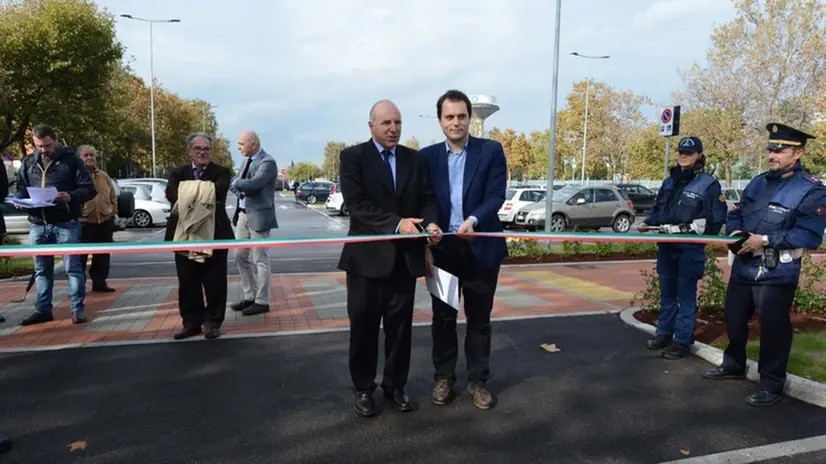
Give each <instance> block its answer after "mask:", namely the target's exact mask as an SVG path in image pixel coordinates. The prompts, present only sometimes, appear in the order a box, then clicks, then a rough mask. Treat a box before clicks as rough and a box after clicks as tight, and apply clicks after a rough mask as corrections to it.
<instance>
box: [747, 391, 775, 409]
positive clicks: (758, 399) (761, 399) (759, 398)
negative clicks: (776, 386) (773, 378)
mask: <svg viewBox="0 0 826 464" xmlns="http://www.w3.org/2000/svg"><path fill="white" fill-rule="evenodd" d="M782 399H783V394H782V393H771V392H768V391H766V390H761V391H757V392H754V393H752V394H751V395H749V396H747V397H746V403H748V404H749V405H750V406H754V407H756V408H760V407H765V406H773V405H775V404H777V403H778V402H780V400H782Z"/></svg>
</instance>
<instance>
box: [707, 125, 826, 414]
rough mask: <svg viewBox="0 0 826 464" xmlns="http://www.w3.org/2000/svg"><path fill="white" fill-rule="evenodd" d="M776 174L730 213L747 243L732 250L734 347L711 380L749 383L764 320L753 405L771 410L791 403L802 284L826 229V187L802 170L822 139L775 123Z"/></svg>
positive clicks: (729, 313) (772, 163) (729, 314)
mask: <svg viewBox="0 0 826 464" xmlns="http://www.w3.org/2000/svg"><path fill="white" fill-rule="evenodd" d="M766 130H768V131H769V143H768V151H769V171H768V172H765V173H762V174H760V175H758V176H757V177H755V178H754V179H752V181H751V182H749V184H748V185H747V186H746V189H745V190H744V191H743V194H742V196H741V200H740V203H739V204H738V205H737V206H736V207H735V208H734V209H733V210H731V211H730V212H729V215H728V224H727V226H726V231H727V232H728V231H731V233H730V234H729V235H734V236H740V237H742V238H741V239H740V240H739V241H738V242H737V243H734V244H732V245H730V246H729V249H730V251H731V252H732V253H733V254H734V260H733V263H732V267H731V277H730V279H729V283H728V290H727V293H726V301H725V315H726V331H727V333H728V339H729V344H728V347H727V348H726V351H725V354H724V356H723V362H722V364H721V365H720V366H719V367H715V368H713V369H709V370H707V371H706V372H704V373H703V377H705V378H707V379H714V380H718V379H734V378H743V377H745V371H746V342H747V340H748V322H749V319H751V316H752V314H754V311H755V310H757V313H758V315H759V317H760V358H759V368H758V371H759V373H760V384H759V387H758V389H757V391H755V392H754V393H752V394H750V395H749V396H748V397H747V398H746V403H748V404H750V405H752V406H770V405H773V404H775V403H777V402H778V401H780V400H781V399H782V397H783V386H784V385H785V383H786V364H787V362H788V360H789V351H790V350H791V346H792V325H791V320H790V317H789V311H790V310H791V306H792V302H793V301H794V294H795V291H796V290H797V285H798V282H799V278H800V262H801V257H802V255H803V250H804V249H816V248H817V247H818V246H820V244H821V242H823V230H824V228H826V186H824V185H823V184H821V183H820V181H819V180H818V179H817V178H815V177H812V176H811V175H809V174H807V173H806V172H805V171H804V170H803V168H802V166H801V164H800V157H801V156H803V154H804V150H805V146H806V140H807V139H813V138H815V137H814V136H811V135H809V134H806V133H804V132H801V131H799V130H797V129H794V128H792V127H789V126H786V125H783V124H779V123H770V124H768V125H767V126H766Z"/></svg>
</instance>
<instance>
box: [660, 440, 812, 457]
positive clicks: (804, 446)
mask: <svg viewBox="0 0 826 464" xmlns="http://www.w3.org/2000/svg"><path fill="white" fill-rule="evenodd" d="M823 450H826V435H820V436H817V437H810V438H803V439H800V440H792V441H785V442H782V443H772V444H770V445H763V446H755V447H753V448H743V449H739V450H734V451H726V452H724V453H717V454H709V455H706V456H697V457H693V458H686V459H678V460H676V461H668V462H663V463H660V464H723V463H725V464H746V463H751V462H761V461H766V460H768V459H777V458H783V457H787V456H795V455H798V454H804V453H813V452H816V451H823Z"/></svg>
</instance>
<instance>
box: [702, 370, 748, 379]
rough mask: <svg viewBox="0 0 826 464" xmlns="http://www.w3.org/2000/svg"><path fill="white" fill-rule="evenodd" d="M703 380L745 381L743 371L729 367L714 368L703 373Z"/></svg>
mask: <svg viewBox="0 0 826 464" xmlns="http://www.w3.org/2000/svg"><path fill="white" fill-rule="evenodd" d="M703 378H706V379H710V380H728V379H745V378H746V372H745V371H737V370H734V369H732V368H730V367H714V368H711V369H709V370H707V371H705V372H703Z"/></svg>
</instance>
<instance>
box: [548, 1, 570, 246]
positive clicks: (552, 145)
mask: <svg viewBox="0 0 826 464" xmlns="http://www.w3.org/2000/svg"><path fill="white" fill-rule="evenodd" d="M561 14H562V0H556V18H554V71H553V79H552V80H551V123H550V127H549V128H548V129H549V131H550V134H549V135H550V137H548V186H547V190H546V194H545V232H550V231H551V215H552V213H553V204H554V157H555V155H556V95H557V89H558V88H559V26H560V16H561ZM564 177H565V173H564V172H563V179H564Z"/></svg>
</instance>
